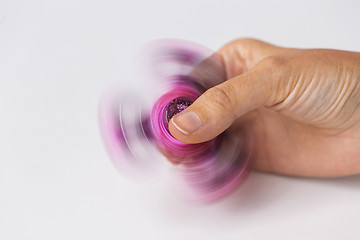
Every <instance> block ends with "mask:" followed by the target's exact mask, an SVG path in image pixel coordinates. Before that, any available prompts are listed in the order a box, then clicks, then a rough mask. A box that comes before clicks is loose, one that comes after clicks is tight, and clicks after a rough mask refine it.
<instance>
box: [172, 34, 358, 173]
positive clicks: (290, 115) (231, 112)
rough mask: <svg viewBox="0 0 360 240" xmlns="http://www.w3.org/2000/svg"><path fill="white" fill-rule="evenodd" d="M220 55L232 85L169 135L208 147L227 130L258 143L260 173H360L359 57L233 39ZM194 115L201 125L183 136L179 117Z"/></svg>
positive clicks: (205, 100)
mask: <svg viewBox="0 0 360 240" xmlns="http://www.w3.org/2000/svg"><path fill="white" fill-rule="evenodd" d="M218 53H219V55H220V57H221V58H222V60H223V64H224V67H225V69H226V75H227V79H228V80H227V81H225V82H224V83H222V84H220V85H217V86H215V87H213V88H211V89H209V90H208V91H206V92H205V93H204V94H203V95H201V96H200V97H199V98H198V99H197V100H196V101H195V102H194V103H193V104H192V105H191V106H190V107H189V108H187V109H186V110H184V111H183V112H181V113H179V114H178V115H176V116H174V117H173V119H172V121H170V124H169V130H170V132H171V134H172V135H173V136H174V137H175V138H176V139H178V140H180V141H182V142H186V143H198V142H204V141H208V140H210V139H212V138H214V137H216V136H217V135H219V134H220V133H222V132H223V131H224V130H226V129H228V128H230V129H229V131H233V132H234V134H241V136H244V137H246V136H251V137H252V138H253V141H254V148H253V149H252V151H255V152H256V161H255V168H256V169H257V170H260V171H265V172H272V173H276V174H284V175H293V176H304V177H340V176H346V175H353V174H358V173H360V53H357V52H347V51H339V50H330V49H293V48H283V47H278V46H274V45H271V44H268V43H265V42H262V41H259V40H255V39H238V40H235V41H232V42H230V43H228V44H226V45H225V46H224V47H223V48H221V49H220V50H219V51H218ZM189 111H192V112H194V113H196V114H197V115H198V116H199V118H200V121H201V126H200V128H199V129H197V130H196V131H195V132H192V133H184V132H183V131H180V130H179V129H178V128H177V127H179V126H180V125H181V122H179V118H178V117H179V116H180V115H181V114H184V113H185V112H189ZM174 122H175V125H178V126H177V127H176V126H175V125H174ZM176 123H177V124H176ZM245 132H246V134H244V133H245Z"/></svg>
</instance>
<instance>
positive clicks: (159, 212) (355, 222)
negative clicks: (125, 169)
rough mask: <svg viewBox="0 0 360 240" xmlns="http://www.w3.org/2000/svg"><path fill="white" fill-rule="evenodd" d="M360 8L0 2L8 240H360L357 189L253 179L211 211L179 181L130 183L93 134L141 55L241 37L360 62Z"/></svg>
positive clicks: (350, 184)
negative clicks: (100, 110) (159, 45)
mask: <svg viewBox="0 0 360 240" xmlns="http://www.w3.org/2000/svg"><path fill="white" fill-rule="evenodd" d="M359 8H360V4H359V2H358V1H339V2H336V1H322V2H316V1H313V0H311V1H297V2H294V1H266V0H263V1H251V0H247V1H240V0H234V1H209V0H208V1H205V0H204V1H193V0H182V1H168V0H164V1H159V0H152V1H134V0H129V1H121V0H120V1H116V0H114V1H110V0H83V1H81V0H58V1H50V0H44V1H29V0H22V1H20V0H0V83H1V85H0V109H1V113H0V239H4V240H5V239H6V240H8V239H37V240H39V239H360V176H354V177H348V178H343V179H335V180H316V179H297V178H288V177H281V176H273V175H265V174H260V173H254V174H252V175H251V176H250V177H249V178H248V179H247V181H246V182H245V183H244V185H243V186H242V187H241V188H240V189H239V191H237V192H236V193H235V194H234V195H232V196H231V197H230V198H228V199H225V200H224V201H222V202H219V203H216V204H214V205H210V206H203V205H197V204H193V203H190V202H187V201H185V200H183V199H181V198H179V196H178V194H179V193H177V192H176V190H174V189H172V184H171V182H169V181H168V179H169V176H168V175H167V174H163V175H161V176H159V177H158V178H157V179H156V180H154V181H151V182H147V183H140V182H134V181H131V180H129V179H127V178H124V177H123V176H120V175H119V174H118V173H117V172H116V171H115V170H114V168H113V167H112V165H111V164H110V161H109V160H108V159H107V156H106V154H105V152H104V150H103V147H102V143H101V141H100V137H99V134H98V128H97V102H98V99H99V96H100V94H101V92H102V91H103V90H105V89H107V88H108V87H109V86H111V85H113V84H116V83H122V84H124V85H127V87H129V88H130V87H132V88H141V86H139V85H140V84H139V81H137V79H136V77H135V74H134V71H135V70H134V69H136V68H135V67H134V62H135V61H134V60H135V58H136V56H137V54H138V50H139V48H140V47H141V46H142V45H143V44H144V43H146V42H148V41H150V40H152V39H157V38H169V37H170V38H183V39H188V40H192V41H195V42H199V43H202V44H204V45H206V46H208V47H211V48H213V49H217V48H219V47H220V46H221V45H222V44H224V43H225V42H227V41H229V40H231V39H234V38H237V37H245V36H246V37H256V38H260V39H263V40H266V41H270V42H273V43H276V44H279V45H285V46H293V47H324V48H339V49H348V50H355V51H360V44H359V43H360V31H359V22H360V15H359Z"/></svg>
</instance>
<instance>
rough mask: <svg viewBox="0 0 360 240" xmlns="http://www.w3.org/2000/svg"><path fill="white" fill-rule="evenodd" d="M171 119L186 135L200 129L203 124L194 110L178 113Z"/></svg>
mask: <svg viewBox="0 0 360 240" xmlns="http://www.w3.org/2000/svg"><path fill="white" fill-rule="evenodd" d="M171 121H172V123H173V124H174V126H175V127H176V128H177V129H178V130H179V131H180V132H182V133H184V134H186V135H189V134H191V133H193V132H195V131H196V130H198V129H199V127H200V125H201V120H200V118H199V116H198V115H197V114H196V113H194V112H184V113H179V114H176V115H175V116H174V117H173V118H172V119H171Z"/></svg>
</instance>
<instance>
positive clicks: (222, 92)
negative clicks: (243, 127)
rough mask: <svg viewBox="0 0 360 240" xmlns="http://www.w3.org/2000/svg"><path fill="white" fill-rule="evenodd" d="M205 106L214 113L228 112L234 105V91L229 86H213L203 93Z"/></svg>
mask: <svg viewBox="0 0 360 240" xmlns="http://www.w3.org/2000/svg"><path fill="white" fill-rule="evenodd" d="M204 94H205V96H206V98H207V99H208V101H207V105H208V106H209V107H210V108H212V109H213V110H216V111H225V112H228V111H229V110H231V109H232V108H233V106H234V104H235V97H236V95H235V90H234V88H233V87H232V86H231V85H229V84H226V85H222V86H221V87H220V86H215V87H213V88H212V89H209V90H208V91H206V92H205V93H204Z"/></svg>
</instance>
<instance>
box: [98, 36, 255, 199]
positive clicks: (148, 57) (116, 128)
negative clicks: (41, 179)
mask: <svg viewBox="0 0 360 240" xmlns="http://www.w3.org/2000/svg"><path fill="white" fill-rule="evenodd" d="M143 56H144V61H143V66H145V69H146V70H145V78H146V79H147V80H148V81H149V82H151V86H153V89H151V94H149V95H153V96H151V97H149V96H148V97H149V99H151V100H150V102H151V104H150V106H148V105H149V100H148V99H145V97H144V98H143V99H141V98H135V97H129V95H128V96H127V97H125V96H124V95H123V94H121V93H119V92H110V93H107V94H105V95H104V97H103V98H102V100H101V101H100V105H99V125H100V130H101V135H102V138H103V141H104V145H105V148H106V150H107V152H108V155H109V157H110V158H111V160H112V162H113V163H114V165H115V167H116V168H117V169H118V170H119V171H120V172H124V171H131V170H134V169H135V170H139V169H147V168H151V167H152V166H153V165H155V164H154V159H155V158H156V159H158V158H159V153H160V154H161V155H163V156H165V157H166V158H167V159H169V160H170V161H171V162H172V163H173V164H174V165H175V168H177V170H178V172H179V173H180V174H179V178H180V179H181V181H182V182H183V183H184V185H185V186H186V189H187V190H188V192H190V193H191V197H192V198H195V199H198V200H201V201H213V200H216V199H219V198H221V197H223V196H225V195H226V194H228V193H229V192H231V191H232V190H233V189H234V188H235V187H236V186H238V185H239V184H240V183H241V181H242V180H243V179H244V177H245V176H246V175H247V173H248V172H249V170H250V169H251V166H252V163H253V152H254V151H252V141H251V138H249V137H246V138H245V137H244V136H242V135H241V134H238V133H236V134H235V133H233V132H230V131H228V130H226V131H225V132H223V133H222V134H220V135H219V136H218V137H216V138H215V139H212V140H210V141H208V142H203V143H198V144H188V143H183V142H180V141H178V140H176V139H175V138H174V137H173V136H172V135H171V134H170V132H169V128H168V124H169V121H170V119H171V118H172V117H173V116H174V115H176V114H178V113H179V112H181V111H182V110H184V109H186V108H187V107H189V106H190V105H191V104H192V103H193V102H194V101H196V99H197V98H198V97H199V96H200V95H201V94H202V93H204V92H205V91H206V90H207V89H209V88H211V87H213V86H215V85H217V84H220V83H222V82H223V81H225V80H226V75H225V71H224V66H223V62H222V59H221V57H220V56H219V55H217V54H216V53H213V52H212V51H210V50H208V49H207V48H205V47H202V46H199V45H197V44H194V43H190V42H187V41H182V40H159V41H156V42H153V43H151V44H149V46H147V48H146V50H145V51H144V54H143ZM149 92H150V90H149ZM162 159H163V158H162Z"/></svg>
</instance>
